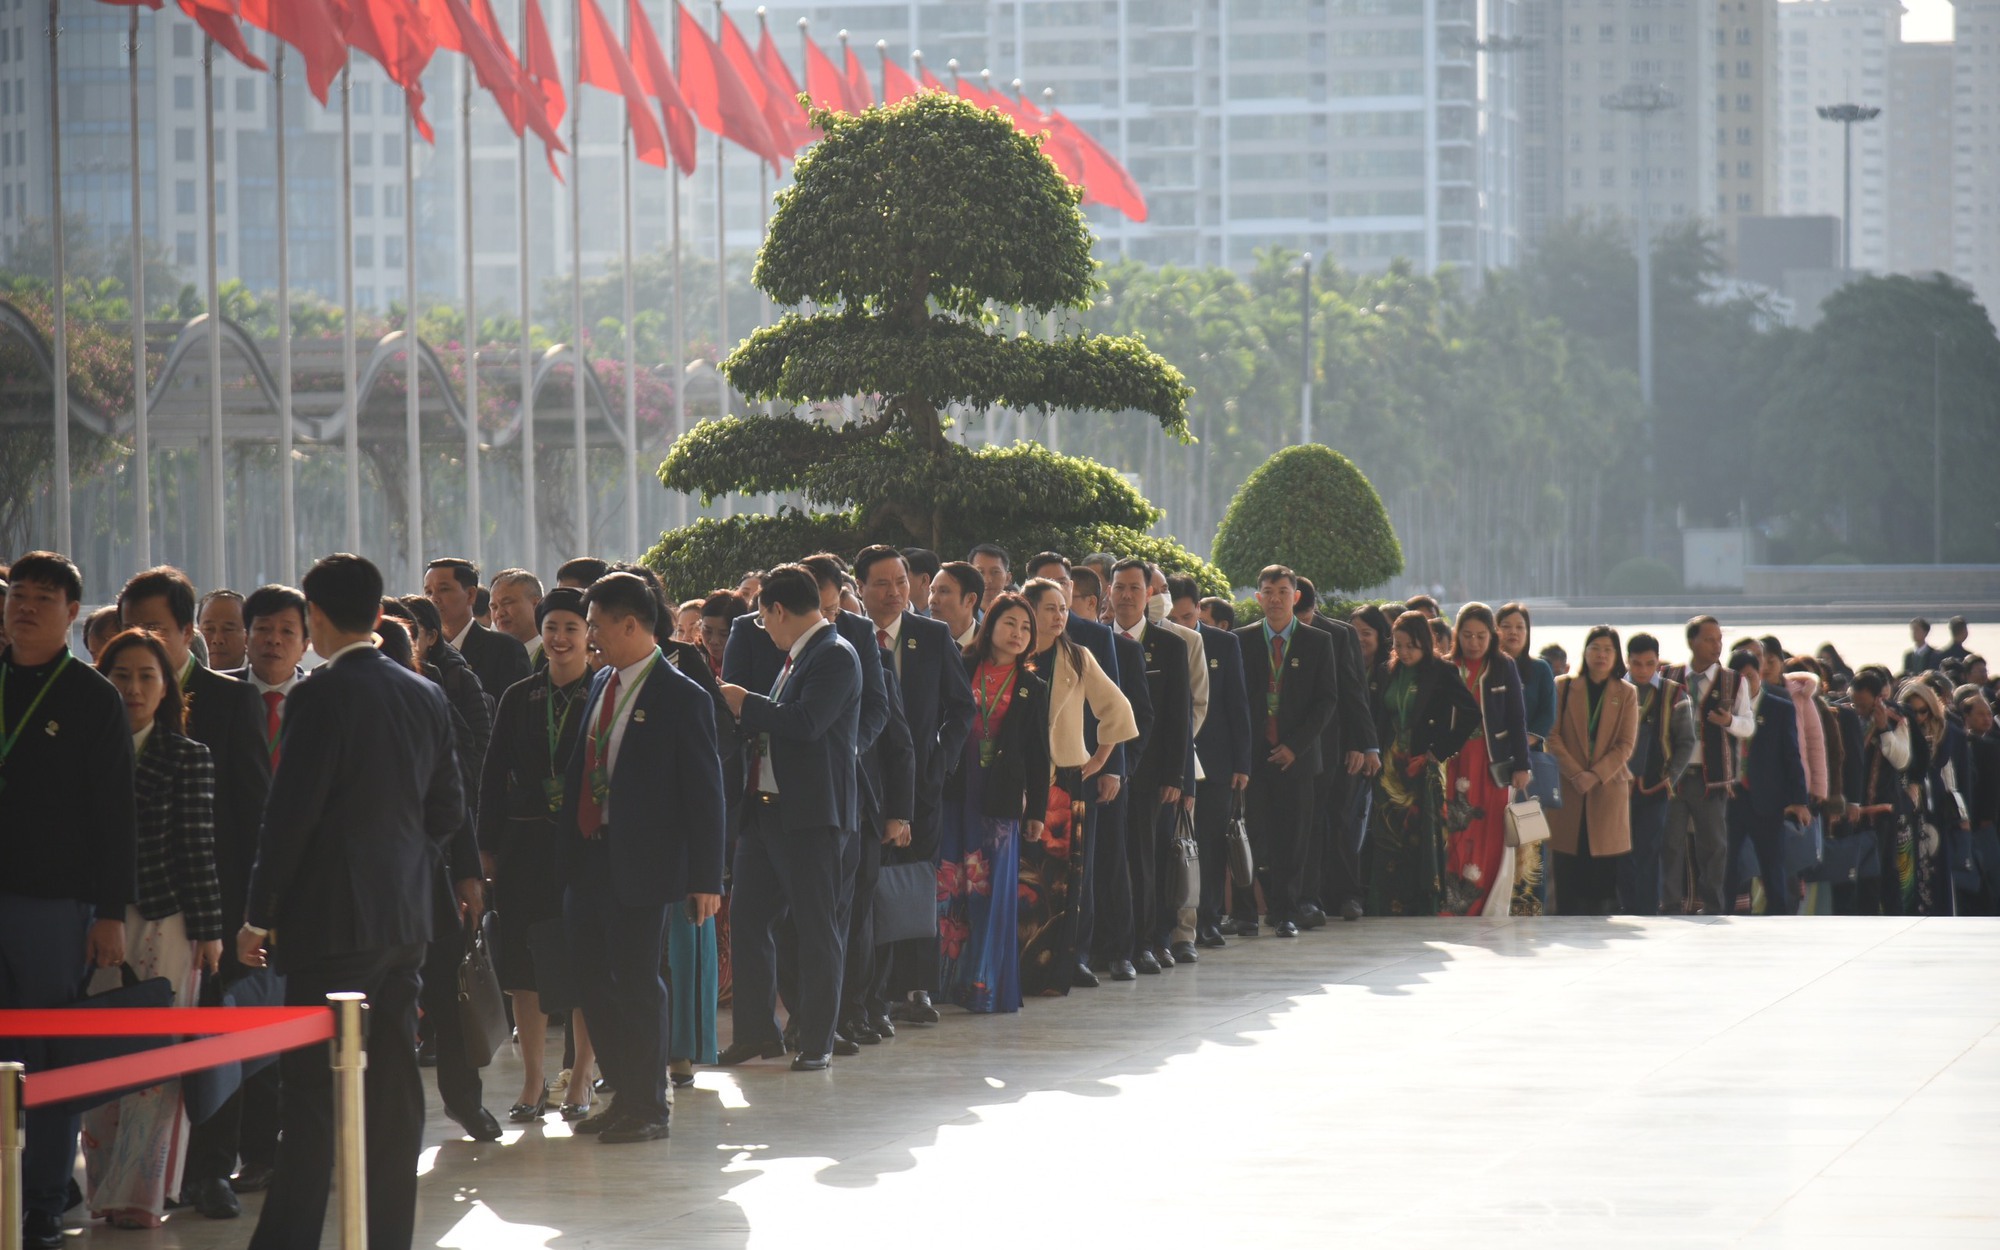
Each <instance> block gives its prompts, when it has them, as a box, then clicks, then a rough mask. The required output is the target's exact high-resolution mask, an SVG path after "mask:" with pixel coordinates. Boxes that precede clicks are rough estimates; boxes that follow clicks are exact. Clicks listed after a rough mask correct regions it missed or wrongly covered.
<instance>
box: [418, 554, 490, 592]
mask: <svg viewBox="0 0 2000 1250" xmlns="http://www.w3.org/2000/svg"><path fill="white" fill-rule="evenodd" d="M432 569H450V570H451V576H452V579H453V580H454V581H456V582H457V583H458V584H459V585H461V586H463V587H465V588H466V589H467V590H477V589H478V588H479V566H478V565H476V564H474V563H473V562H472V561H470V560H468V559H466V558H465V557H464V556H444V557H441V558H439V559H436V560H433V561H431V562H430V563H429V564H426V565H425V566H424V572H426V573H428V572H430V571H431V570H432Z"/></svg>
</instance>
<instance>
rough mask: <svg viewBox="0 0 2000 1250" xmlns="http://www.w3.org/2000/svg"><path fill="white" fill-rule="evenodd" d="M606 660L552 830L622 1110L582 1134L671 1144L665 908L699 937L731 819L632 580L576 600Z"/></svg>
mask: <svg viewBox="0 0 2000 1250" xmlns="http://www.w3.org/2000/svg"><path fill="white" fill-rule="evenodd" d="M584 605H585V610H586V612H587V613H588V616H589V621H590V641H591V643H592V645H593V646H595V647H596V648H597V650H598V652H599V653H600V654H602V655H603V657H604V667H603V668H602V669H600V670H599V671H598V673H597V676H596V677H595V678H593V679H592V684H591V699H590V702H589V704H588V705H586V707H585V709H584V722H583V723H584V725H585V726H586V728H585V731H584V736H583V740H582V741H581V742H580V743H579V744H578V746H577V748H576V750H575V751H573V752H572V753H571V755H570V758H569V763H568V765H567V768H566V770H565V772H564V778H563V805H562V811H561V813H560V815H559V816H558V818H557V824H558V827H559V828H561V829H562V830H564V831H565V834H571V833H573V834H574V841H573V842H572V843H571V846H570V881H569V886H568V889H567V890H566V891H565V893H564V896H563V922H564V928H565V929H566V930H567V931H568V935H569V944H570V958H571V964H572V966H573V967H574V968H575V969H576V972H577V979H578V985H577V990H578V1001H579V1005H580V1006H581V1007H582V1008H583V1012H584V1017H585V1018H586V1019H588V1020H589V1021H590V1032H591V1036H592V1038H593V1040H595V1042H596V1044H597V1054H598V1061H599V1063H600V1064H601V1065H602V1066H603V1068H604V1075H605V1078H606V1079H607V1080H609V1081H610V1083H611V1085H612V1088H614V1089H616V1090H617V1091H618V1097H617V1101H616V1102H614V1103H613V1104H612V1105H611V1107H610V1108H608V1109H606V1110H604V1111H601V1112H599V1113H598V1114H597V1115H595V1116H593V1117H591V1118H590V1119H588V1120H585V1121H583V1122H582V1123H581V1124H579V1125H577V1131H578V1132H579V1133H586V1134H588V1133H595V1134H597V1136H598V1140H599V1141H600V1142H604V1143H607V1144H619V1143H626V1142H641V1141H656V1140H658V1139H660V1138H663V1137H665V1136H667V1132H668V1107H667V1059H668V1055H667V1043H668V1038H669V1036H670V1033H669V1020H668V1018H667V1010H668V999H667V986H666V982H665V981H664V980H662V979H661V977H660V961H661V958H662V956H663V955H664V953H665V950H666V940H667V909H668V908H669V907H671V906H674V905H676V904H682V903H683V902H684V903H685V906H686V908H687V913H688V919H689V920H690V921H692V922H693V923H694V924H696V925H700V924H702V923H704V922H705V921H707V920H708V918H709V917H711V916H713V915H715V914H716V912H717V911H719V910H720V909H721V907H722V856H723V844H724V840H725V836H726V835H725V829H726V824H725V820H726V818H725V810H726V805H725V804H724V802H723V797H722V765H721V761H720V760H719V759H718V758H717V756H716V747H715V711H714V707H713V705H712V704H711V703H710V702H709V698H708V696H707V695H706V694H704V693H703V692H702V689H701V687H700V686H698V685H697V684H696V683H695V682H694V681H693V680H692V679H691V678H689V677H688V676H687V675H686V674H685V673H684V672H682V671H681V669H679V668H677V667H675V666H674V665H672V664H669V663H666V662H665V660H664V657H663V656H662V654H661V652H660V649H659V646H658V644H657V643H656V641H655V639H654V630H655V627H656V626H657V625H658V623H659V599H658V596H657V595H655V594H654V593H653V590H652V588H651V587H649V586H648V585H647V584H646V583H645V582H644V581H642V580H641V579H639V578H638V577H635V576H633V575H632V574H630V573H611V574H607V575H606V576H605V577H603V578H601V579H600V580H598V581H597V582H596V583H595V584H593V585H592V586H591V588H590V590H589V591H587V592H586V593H585V595H584Z"/></svg>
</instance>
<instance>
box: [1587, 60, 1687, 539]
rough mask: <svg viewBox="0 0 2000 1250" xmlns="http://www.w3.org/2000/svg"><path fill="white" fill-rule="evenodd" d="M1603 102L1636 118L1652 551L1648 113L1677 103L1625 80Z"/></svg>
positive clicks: (1647, 525)
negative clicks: (1625, 82) (1621, 85)
mask: <svg viewBox="0 0 2000 1250" xmlns="http://www.w3.org/2000/svg"><path fill="white" fill-rule="evenodd" d="M1603 103H1604V107H1605V108H1608V109H1610V110H1612V111H1613V112H1618V113H1632V114H1635V115H1636V116H1637V117H1638V119H1639V402H1640V403H1641V404H1642V405H1643V406H1644V407H1645V410H1646V411H1645V436H1644V437H1643V438H1642V439H1641V440H1640V442H1641V446H1640V450H1641V451H1642V452H1643V453H1644V465H1645V472H1644V480H1645V482H1646V486H1645V492H1644V493H1645V500H1644V505H1643V509H1642V511H1641V513H1640V516H1641V522H1640V529H1639V535H1640V537H1639V543H1640V551H1641V553H1642V554H1643V555H1646V556H1649V557H1650V556H1651V555H1652V554H1653V489H1652V483H1653V162H1652V151H1653V148H1652V126H1651V122H1652V119H1653V114H1655V113H1664V112H1666V111H1667V110H1668V109H1671V108H1678V107H1679V106H1680V97H1679V96H1676V95H1675V94H1674V93H1673V92H1671V91H1669V90H1667V89H1666V88H1665V87H1656V86H1652V85H1649V84H1646V83H1636V82H1635V83H1627V84H1626V85H1625V86H1623V87H1620V88H1619V89H1618V90H1617V91H1614V92H1612V93H1611V94H1610V95H1607V96H1605V97H1604V101H1603Z"/></svg>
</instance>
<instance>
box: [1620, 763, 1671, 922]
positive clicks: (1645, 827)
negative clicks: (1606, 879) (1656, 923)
mask: <svg viewBox="0 0 2000 1250" xmlns="http://www.w3.org/2000/svg"><path fill="white" fill-rule="evenodd" d="M1671 802H1672V799H1671V798H1669V797H1668V796H1667V795H1666V794H1664V793H1662V794H1641V793H1639V787H1638V786H1637V785H1634V786H1633V787H1632V853H1631V854H1629V855H1627V856H1625V857H1624V858H1623V859H1621V860H1619V861H1618V911H1619V913H1620V914H1621V915H1626V916H1657V915H1659V914H1660V880H1661V879H1660V841H1661V837H1662V835H1663V834H1664V833H1665V831H1666V828H1667V808H1668V806H1669V804H1671ZM1676 910H1678V909H1676Z"/></svg>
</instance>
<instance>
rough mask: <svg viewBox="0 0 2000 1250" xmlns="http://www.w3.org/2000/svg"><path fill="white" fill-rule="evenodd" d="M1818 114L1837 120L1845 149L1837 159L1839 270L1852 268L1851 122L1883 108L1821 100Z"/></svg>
mask: <svg viewBox="0 0 2000 1250" xmlns="http://www.w3.org/2000/svg"><path fill="white" fill-rule="evenodd" d="M1818 112H1819V115H1820V116H1821V117H1823V118H1825V119H1826V120H1827V121H1830V122H1839V123H1840V132H1841V139H1842V141H1843V146H1844V149H1845V150H1844V152H1843V154H1842V156H1841V161H1840V271H1841V273H1842V274H1843V275H1845V274H1848V273H1851V272H1852V271H1853V269H1854V123H1856V122H1872V121H1874V120H1875V119H1876V118H1878V117H1880V116H1881V115H1882V110H1881V109H1879V108H1876V107H1875V106H1874V105H1872V104H1822V105H1820V106H1819V109H1818Z"/></svg>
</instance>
